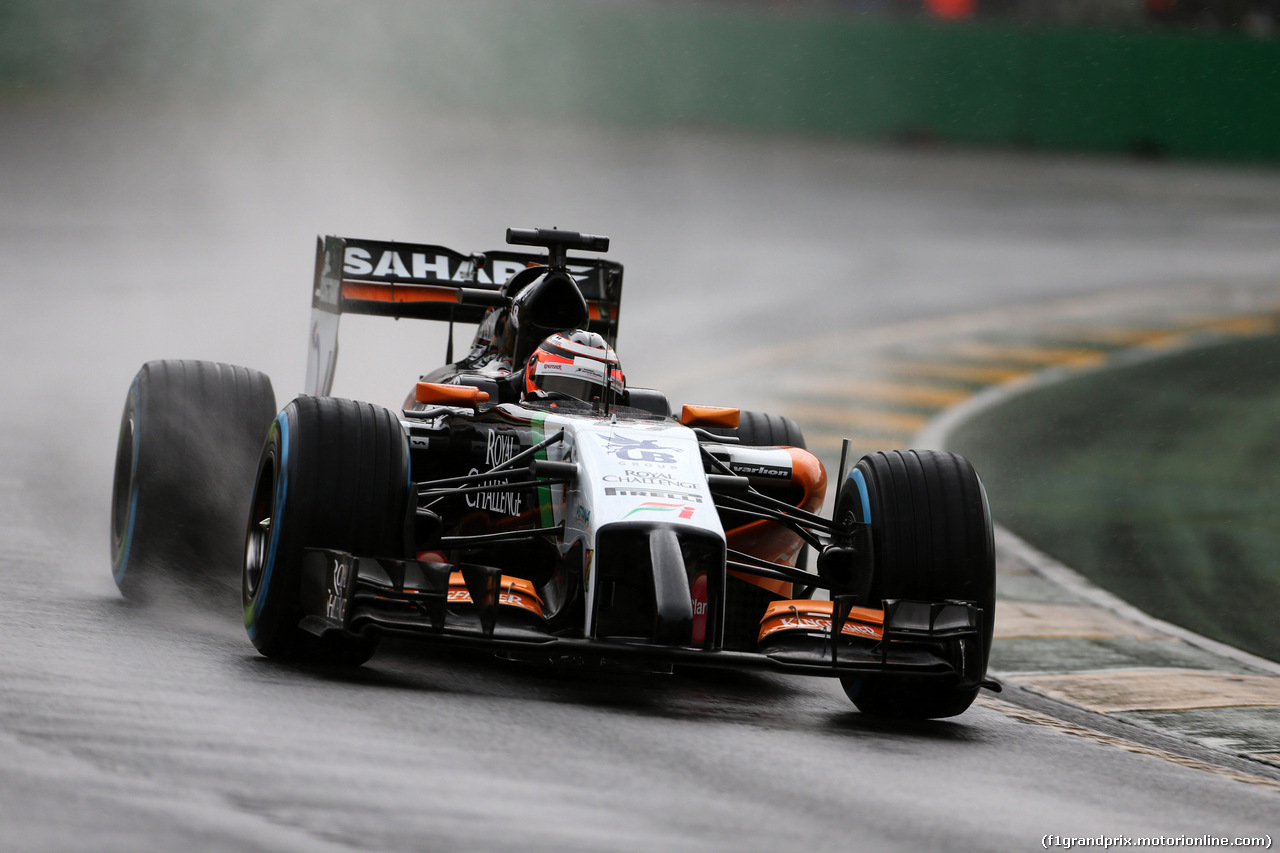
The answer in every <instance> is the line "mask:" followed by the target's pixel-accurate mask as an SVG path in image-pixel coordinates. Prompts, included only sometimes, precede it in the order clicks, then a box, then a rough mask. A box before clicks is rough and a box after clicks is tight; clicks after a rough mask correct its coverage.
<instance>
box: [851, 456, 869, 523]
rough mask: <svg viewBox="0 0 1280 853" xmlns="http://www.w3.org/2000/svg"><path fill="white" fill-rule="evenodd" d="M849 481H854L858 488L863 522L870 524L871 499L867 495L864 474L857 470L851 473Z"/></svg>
mask: <svg viewBox="0 0 1280 853" xmlns="http://www.w3.org/2000/svg"><path fill="white" fill-rule="evenodd" d="M849 479H850V480H853V484H854V485H855V486H857V487H858V498H859V500H861V501H862V521H863V522H865V523H866V524H870V523H871V497H870V496H869V495H868V494H867V481H866V480H865V479H863V477H862V472H861V471H859V470H858V469H857V468H854V469H853V470H852V471H850V472H849Z"/></svg>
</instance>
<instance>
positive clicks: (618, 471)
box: [112, 229, 997, 718]
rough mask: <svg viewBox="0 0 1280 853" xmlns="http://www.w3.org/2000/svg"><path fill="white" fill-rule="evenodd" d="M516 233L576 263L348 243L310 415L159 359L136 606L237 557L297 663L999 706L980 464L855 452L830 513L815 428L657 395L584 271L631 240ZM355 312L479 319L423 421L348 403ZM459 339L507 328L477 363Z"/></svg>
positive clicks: (605, 267)
mask: <svg viewBox="0 0 1280 853" xmlns="http://www.w3.org/2000/svg"><path fill="white" fill-rule="evenodd" d="M507 242H508V243H510V244H517V245H525V246H536V247H541V248H542V249H545V250H546V253H545V254H542V253H541V252H537V253H526V252H517V251H507V250H504V251H498V252H489V253H486V254H484V255H464V254H461V253H458V252H454V251H452V250H450V249H446V248H444V247H441V246H433V245H418V244H405V243H388V242H378V241H370V240H354V239H342V238H336V237H327V238H325V239H324V240H322V241H320V242H319V244H318V246H317V260H316V270H315V282H314V289H313V296H312V309H313V311H312V315H313V316H312V334H311V346H310V353H309V362H308V371H307V383H308V388H307V390H308V394H307V395H304V396H300V397H298V398H297V399H295V400H293V401H292V402H290V403H289V404H288V405H287V406H285V407H284V409H283V410H282V411H279V412H277V411H276V410H275V400H274V393H273V391H272V389H271V384H270V380H269V379H268V378H267V377H266V376H265V375H263V374H261V373H258V372H256V371H252V370H248V369H246V368H242V367H232V366H228V365H221V364H214V363H210V362H192V361H160V362H150V363H148V364H147V365H145V366H144V367H143V368H142V370H141V371H139V373H138V375H137V377H136V378H135V380H134V383H133V386H132V388H131V389H130V392H129V395H128V398H127V401H126V405H125V412H124V417H123V420H122V425H121V432H120V443H119V451H118V454H117V461H116V478H115V486H114V494H113V511H112V552H113V568H114V571H115V578H116V581H117V583H118V584H119V585H120V588H121V590H122V591H123V592H124V593H125V594H126V595H130V596H132V595H142V594H144V593H145V591H146V589H147V587H148V585H149V583H150V582H151V581H152V580H154V579H155V578H157V577H160V576H161V575H168V576H170V577H173V576H175V575H176V576H178V577H193V576H208V575H209V574H210V573H215V572H217V571H219V570H220V567H221V566H223V565H225V564H227V563H230V562H235V563H237V564H239V565H240V573H241V591H242V603H243V613H244V623H245V626H246V628H247V630H248V634H249V637H250V638H251V640H252V641H253V643H254V645H255V646H256V647H257V648H258V649H259V650H260V651H261V652H262V653H263V654H265V655H267V656H268V657H275V658H285V659H309V660H321V661H327V662H331V663H344V664H360V663H363V662H364V661H366V660H367V659H368V658H369V657H370V656H371V655H372V654H373V653H374V651H375V649H376V646H377V644H378V641H379V640H380V639H381V638H384V637H398V638H413V639H417V640H420V641H422V642H425V643H432V644H437V645H442V646H467V647H478V648H482V649H490V650H492V651H494V652H495V653H498V654H501V655H503V656H504V657H508V658H514V659H525V660H530V661H543V662H552V663H555V662H562V663H568V662H574V663H579V664H581V663H583V662H598V661H618V662H626V663H627V664H628V665H631V666H635V667H641V668H650V669H657V670H661V669H664V668H670V667H672V666H674V665H692V666H708V667H737V668H747V667H763V668H770V669H774V670H779V671H783V672H792V673H802V674H809V675H823V676H834V677H838V678H839V679H840V680H841V683H842V684H843V686H844V688H845V690H846V692H847V693H848V695H849V697H850V698H851V699H852V700H853V702H854V703H855V704H856V705H857V706H858V707H859V708H860V709H861V710H862V711H864V712H867V713H872V714H879V715H886V716H899V717H923V718H927V717H945V716H951V715H954V714H958V713H961V712H963V711H964V710H965V709H966V708H968V706H969V705H970V703H971V702H972V701H973V699H974V697H975V696H976V695H977V692H978V690H979V689H980V688H981V687H983V686H987V687H993V688H995V687H997V685H995V684H994V683H993V682H991V681H989V680H987V679H986V666H987V660H988V656H989V651H990V646H991V637H992V622H993V617H994V606H995V561H994V549H993V544H992V526H991V517H990V512H989V509H988V507H987V502H986V496H985V493H984V491H983V487H982V484H981V482H980V480H979V478H978V476H977V474H976V473H975V472H974V470H973V468H972V466H970V465H969V463H968V462H966V461H965V460H964V459H962V458H961V457H958V456H956V455H954V454H948V453H940V452H932V451H916V450H906V451H885V452H879V453H874V454H871V455H868V456H864V457H863V458H862V459H861V460H860V461H859V462H858V463H857V464H856V465H854V466H852V467H851V468H849V469H848V470H846V468H847V462H846V459H845V458H842V459H841V462H840V469H841V470H840V474H839V478H838V484H839V491H838V494H837V495H836V499H835V502H834V507H835V508H834V512H833V515H832V517H831V518H826V517H824V516H822V515H820V514H819V512H820V509H821V507H822V506H823V503H824V498H825V495H826V489H827V474H826V471H825V469H824V467H823V465H822V463H821V462H820V461H819V460H818V459H817V457H815V456H814V455H813V454H811V453H809V452H808V451H807V450H805V449H804V440H803V438H802V437H801V433H800V430H799V429H798V428H797V426H796V425H795V424H794V423H793V422H792V421H790V420H788V419H786V418H782V417H779V416H776V415H769V414H762V413H754V412H740V411H739V410H737V409H731V408H723V407H711V406H697V405H685V406H682V407H681V409H680V411H679V412H678V414H673V411H672V409H671V407H670V404H669V402H668V400H667V398H666V396H665V395H663V394H662V393H661V392H659V391H655V390H652V389H642V388H635V387H627V385H626V383H625V378H624V376H623V374H622V371H621V366H620V364H619V363H618V361H617V357H616V355H615V354H614V351H613V346H614V343H615V340H616V335H617V328H618V310H619V305H620V301H621V286H622V267H621V265H619V264H617V263H614V262H611V261H606V260H603V259H600V258H597V257H580V256H575V257H570V256H569V254H568V253H569V252H570V251H573V252H582V251H588V252H602V251H606V250H607V249H608V238H605V237H596V236H592V235H586V234H579V233H576V232H568V231H558V230H545V229H532V230H520V229H510V230H508V232H507ZM350 312H356V313H365V314H377V315H383V316H389V317H408V318H421V319H432V320H439V321H445V322H448V323H450V334H449V340H450V344H449V349H450V352H449V354H448V356H447V358H446V362H448V363H447V364H446V366H445V367H442V368H440V369H439V370H437V371H435V372H433V373H430V374H428V375H426V376H423V377H422V378H421V380H420V381H419V382H417V384H416V386H415V387H414V389H413V391H412V392H411V393H410V394H409V397H408V399H406V401H405V403H404V405H403V407H402V408H401V410H400V411H390V410H388V409H385V408H382V407H379V406H375V405H372V404H369V403H362V402H356V401H352V400H345V399H339V398H335V397H332V396H329V391H330V388H331V384H332V377H333V370H334V365H335V363H336V355H337V339H338V321H339V318H340V316H341V314H343V313H350ZM458 322H461V323H476V324H478V329H477V332H476V335H475V338H474V341H473V343H472V347H471V349H470V351H469V352H468V353H467V354H466V355H465V356H464V357H462V358H461V359H458V360H454V358H453V354H452V348H453V345H452V340H453V334H452V324H453V323H458ZM264 435H265V442H264ZM846 448H847V444H846ZM218 495H222V496H225V498H216V496H218ZM211 496H215V497H211ZM246 516H247V519H248V521H247V524H246V522H245V518H246ZM246 531H247V532H246ZM810 549H812V552H813V553H816V560H815V569H816V571H812V572H811V571H808V570H807V569H806V568H805V563H806V562H807V561H806V560H805V557H804V555H805V554H806V553H808V552H809V551H810ZM816 591H824V593H825V595H824V596H823V597H821V598H815V597H814V593H815V592H816Z"/></svg>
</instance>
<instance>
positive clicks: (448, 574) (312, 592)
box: [301, 548, 984, 685]
mask: <svg viewBox="0 0 1280 853" xmlns="http://www.w3.org/2000/svg"><path fill="white" fill-rule="evenodd" d="M302 569H303V571H302V579H301V584H302V589H301V599H302V604H303V608H304V611H305V613H306V616H305V617H304V618H303V620H302V622H301V627H302V628H303V629H304V630H306V631H308V632H310V633H312V634H315V635H316V636H320V637H323V636H325V635H327V634H331V633H343V634H354V635H363V636H371V637H399V638H407V639H414V640H419V641H422V642H425V643H428V644H431V645H436V646H451V647H469V648H478V649H486V650H490V651H494V652H499V653H505V654H508V655H509V656H512V657H520V658H527V659H538V660H545V661H566V660H574V659H581V660H589V659H590V660H618V661H629V662H643V663H648V664H685V665H694V666H706V667H728V668H735V669H752V668H756V669H772V670H776V671H782V672H791V673H800V674H805V675H823V676H841V675H857V674H873V673H882V674H885V673H895V674H901V675H908V674H909V675H912V676H918V677H921V678H955V677H959V678H960V679H961V681H962V683H963V682H967V681H972V682H973V683H974V685H977V684H979V683H980V679H981V673H978V672H958V671H957V670H956V668H955V667H954V666H953V665H952V663H951V662H950V659H949V658H948V656H945V655H943V654H942V653H941V652H942V650H943V649H944V648H945V646H946V644H947V643H949V642H951V641H959V640H965V639H974V640H978V639H979V638H980V637H981V634H982V620H983V616H984V614H983V612H982V609H981V608H979V607H977V606H975V605H974V604H973V603H971V602H959V601H945V602H921V601H906V600H889V601H886V602H884V603H883V607H882V609H881V610H880V611H875V610H867V609H866V608H853V607H850V606H849V605H848V603H846V602H842V600H841V599H842V597H839V596H837V598H836V600H835V601H834V602H823V601H810V600H799V601H780V602H775V603H774V604H773V605H772V606H771V607H770V609H769V611H768V612H767V613H766V614H765V618H764V620H763V627H762V631H761V644H760V651H758V652H741V651H725V650H722V649H714V648H706V647H699V646H668V645H657V644H654V643H653V642H651V641H642V640H632V639H628V638H602V639H593V638H582V637H574V636H565V635H560V634H555V633H552V632H550V631H549V630H547V629H546V627H545V623H543V621H542V618H541V608H540V603H539V602H538V601H537V595H536V593H535V592H534V591H533V589H532V587H531V586H529V585H528V584H527V583H525V582H523V581H520V580H519V579H516V578H510V577H507V576H504V575H502V574H501V573H500V572H499V571H498V570H497V569H494V568H491V567H488V566H478V565H466V564H457V565H448V564H443V563H430V562H424V561H420V560H395V559H388V558H382V557H377V558H375V557H359V556H354V555H352V554H349V553H347V552H345V551H334V550H328V549H320V548H312V549H307V552H306V557H305V559H304V560H303V567H302ZM833 624H834V625H835V626H836V627H835V630H834V631H833V630H832V626H833ZM833 637H835V638H836V639H835V640H834V641H833V639H832V638H833Z"/></svg>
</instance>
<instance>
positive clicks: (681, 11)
mask: <svg viewBox="0 0 1280 853" xmlns="http://www.w3.org/2000/svg"><path fill="white" fill-rule="evenodd" d="M4 5H5V9H4V10H3V11H0V89H2V88H8V89H10V90H12V89H14V88H18V89H27V90H30V89H37V90H39V89H54V90H58V89H68V88H70V89H75V90H83V89H85V88H94V87H98V88H103V87H106V88H110V87H112V86H117V87H118V86H139V85H140V86H142V87H144V88H146V87H152V88H173V87H186V88H191V87H214V88H215V89H217V88H219V87H221V88H224V89H225V88H230V89H232V90H240V89H245V88H254V87H257V86H259V85H261V84H262V83H263V82H264V81H265V80H269V79H271V77H272V75H273V74H275V73H276V72H278V71H279V70H280V69H281V68H283V67H293V66H290V65H288V64H289V63H297V62H306V63H308V64H307V65H305V66H304V67H306V68H308V69H311V70H310V71H308V75H310V76H307V77H303V78H297V77H296V75H295V78H294V79H308V80H310V79H315V80H318V81H324V82H333V81H339V82H342V83H343V84H345V85H361V83H360V81H365V82H372V81H377V86H378V87H379V91H382V92H384V93H385V92H386V91H388V90H387V88H386V85H385V84H386V82H387V81H392V82H393V83H394V94H395V95H397V96H400V95H404V96H406V97H407V98H408V99H409V100H410V101H412V100H414V99H417V100H418V101H419V102H430V103H442V102H443V103H445V104H449V105H452V106H455V107H456V106H463V107H466V108H468V109H473V110H477V111H481V112H484V113H486V114H489V113H490V111H492V110H495V109H498V110H503V111H505V114H506V115H507V116H510V115H511V114H512V112H515V113H523V114H537V115H542V116H569V117H574V118H583V119H588V120H595V121H603V122H608V123H616V124H622V125H624V126H649V125H670V124H678V125H680V124H682V125H697V126H712V127H721V128H736V129H745V130H751V131H765V132H782V133H793V132H799V133H805V134H817V135H833V136H842V137H845V136H847V137H860V138H868V139H893V138H910V139H920V140H937V141H943V142H953V143H961V144H990V145H1014V146H1025V147H1030V148H1047V149H1062V150H1084V151H1098V152H1128V153H1148V154H1167V155H1170V156H1174V157H1186V158H1202V159H1219V160H1231V161H1254V162H1277V161H1280V39H1272V40H1254V39H1249V38H1247V37H1244V36H1232V35H1197V34H1178V33H1164V32H1159V31H1148V30H1131V31H1118V30H1112V31H1106V30H1085V29H1064V28H1049V27H1030V26H1020V25H1011V24H984V23H971V22H948V23H940V22H928V21H918V20H893V19H887V18H886V19H875V18H867V17H854V16H850V15H841V14H837V13H826V14H817V13H800V12H786V13H780V12H778V11H776V10H768V9H762V8H758V7H752V8H732V7H728V6H726V5H723V4H711V5H708V6H694V7H690V6H688V5H683V6H676V5H674V4H630V5H622V4H596V3H590V2H559V3H553V2H549V0H540V1H535V0H523V2H514V0H503V2H498V0H470V2H467V3H460V2H459V3H430V4H398V3H386V4H382V3H376V2H371V3H366V4H360V11H361V19H362V20H364V21H366V23H369V21H372V23H369V25H368V26H366V27H364V28H363V29H355V30H353V29H352V28H351V27H350V26H348V24H349V22H348V21H346V19H345V16H344V15H336V14H335V15H330V16H328V17H326V16H325V15H321V14H318V13H315V14H309V13H308V12H307V10H308V9H310V8H312V7H310V6H308V4H305V3H300V4H299V5H298V7H297V8H293V7H290V8H293V13H294V17H295V18H296V19H297V23H298V27H299V28H300V29H299V31H298V32H297V33H296V34H293V35H291V37H290V39H289V40H285V41H283V42H281V44H278V45H274V46H269V47H270V49H264V48H263V45H262V43H261V37H260V36H255V37H253V38H250V37H248V34H252V33H256V32H262V31H267V32H270V31H273V28H274V29H275V30H279V29H280V21H279V17H278V13H279V9H280V6H279V4H261V3H258V2H254V0H217V2H214V0H192V2H189V3H182V4H173V3H166V2H163V0H117V2H114V3H97V4H84V3H71V2H69V0H39V1H38V0H10V2H8V3H6V4H4ZM272 16H275V17H272ZM96 18H101V20H96ZM268 18H270V20H268ZM267 25H271V26H267ZM359 32H366V33H375V34H377V42H378V43H377V44H376V45H373V44H371V43H370V40H371V39H372V38H373V37H372V36H369V35H366V36H363V37H361V36H359V35H358V33H359ZM240 35H245V37H244V38H240V37H239V36H240ZM295 35H296V38H295V37H294V36H295ZM362 38H363V40H361V39H362ZM317 57H323V59H322V60H317ZM326 75H327V76H326ZM317 85H318V83H317Z"/></svg>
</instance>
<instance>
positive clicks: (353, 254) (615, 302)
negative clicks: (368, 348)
mask: <svg viewBox="0 0 1280 853" xmlns="http://www.w3.org/2000/svg"><path fill="white" fill-rule="evenodd" d="M546 262H547V256H546V255H544V254H535V253H531V252H512V251H507V250H505V249H503V250H498V251H493V252H485V253H484V254H483V255H464V254H462V253H461V252H455V251H454V250H453V249H447V248H445V247H444V246H432V245H427V244H417V243H393V242H387V241H382V240H359V239H353V238H350V237H324V238H323V239H317V240H316V271H315V286H314V289H313V290H312V295H311V340H310V344H309V346H308V348H307V384H306V393H308V394H313V395H316V396H327V395H328V394H329V392H330V390H331V389H332V387H333V373H334V368H335V367H336V365H337V361H338V318H339V317H340V316H341V315H343V314H373V315H377V316H381V317H396V318H400V317H409V318H417V319H421V320H444V321H446V322H451V323H452V322H458V323H479V322H480V321H481V320H483V319H484V316H485V313H486V312H487V311H489V310H491V309H490V308H489V307H488V306H486V305H481V304H474V300H473V304H465V305H464V304H462V303H460V302H459V297H460V296H461V294H462V291H463V289H464V288H465V289H468V290H471V289H479V290H492V291H494V292H495V293H496V292H497V291H498V290H499V289H500V288H501V287H502V285H503V284H505V283H506V281H507V280H508V279H510V278H511V276H513V275H515V274H516V273H517V272H519V271H520V270H522V269H525V268H526V267H529V266H539V265H543V264H545V263H546ZM568 267H569V272H570V273H572V274H573V277H574V280H575V281H577V283H578V287H579V289H581V290H582V295H583V297H585V298H586V300H587V307H588V309H589V310H590V312H591V320H590V323H589V324H588V328H589V329H590V330H591V331H594V332H599V333H600V334H602V335H604V336H605V338H606V339H607V340H608V341H609V343H610V344H611V345H614V344H616V341H617V335H618V308H619V305H620V304H621V301H622V264H619V263H616V262H614V261H607V260H604V259H603V258H576V257H575V258H569V260H568Z"/></svg>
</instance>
